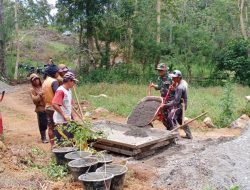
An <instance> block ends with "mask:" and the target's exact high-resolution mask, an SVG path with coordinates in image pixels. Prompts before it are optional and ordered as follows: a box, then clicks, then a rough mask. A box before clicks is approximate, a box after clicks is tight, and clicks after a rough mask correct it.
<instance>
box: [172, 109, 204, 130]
mask: <svg viewBox="0 0 250 190" xmlns="http://www.w3.org/2000/svg"><path fill="white" fill-rule="evenodd" d="M206 114H207V112H204V113H202V114H200V115H198V116H197V117H195V118H193V119H191V120H190V121H188V122H187V123H184V124H183V125H180V126H178V127H176V128H174V129H173V130H171V131H170V132H174V131H176V130H177V129H180V128H182V127H185V126H186V125H188V124H189V123H192V122H193V121H194V120H196V119H198V118H200V117H202V116H203V115H206Z"/></svg>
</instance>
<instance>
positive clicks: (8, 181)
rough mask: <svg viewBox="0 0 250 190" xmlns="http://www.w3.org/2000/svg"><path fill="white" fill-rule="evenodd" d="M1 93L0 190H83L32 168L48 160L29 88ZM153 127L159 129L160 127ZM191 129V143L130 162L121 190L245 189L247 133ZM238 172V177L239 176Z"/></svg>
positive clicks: (248, 168)
mask: <svg viewBox="0 0 250 190" xmlns="http://www.w3.org/2000/svg"><path fill="white" fill-rule="evenodd" d="M5 88H9V89H8V91H9V92H8V93H7V94H6V96H5V98H4V101H3V102H2V103H1V105H0V111H1V113H2V115H3V122H4V138H5V139H4V144H5V145H6V147H7V151H5V152H3V151H1V152H0V159H1V163H0V189H54V190H58V189H82V187H81V184H80V183H72V182H70V181H69V180H64V181H60V180H59V181H57V182H55V181H51V180H49V179H48V177H47V176H45V175H44V174H43V173H41V172H39V171H38V170H36V169H34V167H31V165H30V162H32V163H33V161H34V160H35V161H36V162H39V163H41V166H42V167H46V165H47V164H48V162H49V160H50V158H51V156H52V154H51V151H50V145H49V144H42V143H41V142H40V137H39V131H38V126H37V119H36V113H35V112H34V105H33V103H32V101H31V99H30V96H29V93H28V90H29V87H28V86H27V85H21V86H18V87H15V88H14V87H9V86H6V87H5ZM107 119H109V120H112V121H116V122H125V118H121V117H117V116H114V115H113V114H110V115H108V116H107ZM155 126H156V127H162V125H161V124H160V123H156V124H155ZM192 130H193V133H194V140H192V141H191V140H185V139H181V140H180V141H179V143H178V144H177V145H174V146H171V147H167V148H166V149H164V150H162V151H161V152H159V153H158V154H156V155H154V156H152V157H149V158H145V159H144V160H139V161H137V160H132V161H130V162H129V164H128V166H129V172H128V173H127V180H126V183H125V188H124V189H125V190H134V189H139V190H157V189H158V190H160V189H161V190H162V189H194V190H196V189H199V190H200V189H202V188H204V187H205V186H206V185H207V186H208V187H215V188H217V189H226V188H228V187H229V186H231V185H233V184H235V185H240V186H242V187H243V188H242V189H243V190H247V189H250V188H249V186H250V184H249V182H247V179H245V177H246V176H250V174H249V172H248V171H250V161H249V158H250V157H249V154H248V153H249V152H250V150H249V148H250V147H249V146H248V145H247V144H249V140H250V130H247V131H246V132H245V133H244V134H243V135H242V136H240V137H239V138H238V136H239V135H240V134H241V129H207V128H204V127H200V124H199V123H197V122H195V123H194V124H193V125H192ZM181 134H182V132H181ZM246 141H248V142H246ZM245 145H247V146H245ZM238 147H241V149H240V148H238ZM34 148H38V149H41V150H43V151H45V152H46V153H47V154H46V156H45V157H42V158H39V157H35V158H34V157H33V156H32V154H31V152H32V151H33V150H34ZM236 155H238V156H236ZM247 157H248V158H247ZM222 168H225V170H223V169H222ZM217 170H218V171H219V173H217V172H216V171H217ZM240 172H241V173H242V175H238V174H240ZM248 181H250V180H248ZM248 185H249V186H248Z"/></svg>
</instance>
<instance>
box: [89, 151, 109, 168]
mask: <svg viewBox="0 0 250 190" xmlns="http://www.w3.org/2000/svg"><path fill="white" fill-rule="evenodd" d="M91 157H92V158H97V159H98V165H97V168H99V167H102V166H103V165H104V164H110V163H111V162H113V157H112V155H110V154H95V155H92V156H91Z"/></svg>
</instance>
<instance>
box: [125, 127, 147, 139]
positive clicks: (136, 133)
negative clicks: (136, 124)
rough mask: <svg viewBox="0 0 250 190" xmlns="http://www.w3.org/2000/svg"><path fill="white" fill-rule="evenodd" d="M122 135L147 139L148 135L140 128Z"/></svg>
mask: <svg viewBox="0 0 250 190" xmlns="http://www.w3.org/2000/svg"><path fill="white" fill-rule="evenodd" d="M124 135H127V136H133V137H148V134H147V133H146V132H145V130H144V129H141V128H133V129H131V130H129V131H127V132H125V133H124Z"/></svg>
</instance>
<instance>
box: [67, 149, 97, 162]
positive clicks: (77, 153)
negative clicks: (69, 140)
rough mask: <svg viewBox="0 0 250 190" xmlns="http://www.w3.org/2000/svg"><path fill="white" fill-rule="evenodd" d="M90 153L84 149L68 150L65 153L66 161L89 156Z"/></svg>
mask: <svg viewBox="0 0 250 190" xmlns="http://www.w3.org/2000/svg"><path fill="white" fill-rule="evenodd" d="M91 155H92V154H91V153H90V152H86V151H75V152H69V153H67V154H65V156H64V157H65V158H66V159H67V160H68V161H72V160H76V159H80V158H87V157H90V156H91Z"/></svg>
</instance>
